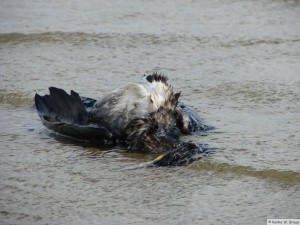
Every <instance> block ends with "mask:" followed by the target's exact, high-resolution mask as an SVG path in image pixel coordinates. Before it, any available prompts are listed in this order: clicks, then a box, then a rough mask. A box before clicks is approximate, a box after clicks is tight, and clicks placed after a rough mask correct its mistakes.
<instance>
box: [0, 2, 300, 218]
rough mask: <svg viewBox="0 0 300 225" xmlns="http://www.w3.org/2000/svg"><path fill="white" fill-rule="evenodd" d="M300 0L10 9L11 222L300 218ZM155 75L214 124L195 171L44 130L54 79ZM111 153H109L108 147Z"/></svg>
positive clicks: (1, 212) (5, 137)
mask: <svg viewBox="0 0 300 225" xmlns="http://www.w3.org/2000/svg"><path fill="white" fill-rule="evenodd" d="M299 21H300V4H299V1H279V0H276V1H271V0H265V1H243V0H226V1H205V0H204V1H192V0H191V1H188V2H187V1H185V2H183V1H170V2H169V1H166V2H162V1H156V0H154V1H147V0H143V1H134V0H130V1H111V2H107V1H99V0H97V1H94V0H92V1H81V0H76V1H75V0H74V1H66V2H61V1H47V2H46V1H38V0H35V1H33V0H31V1H29V0H24V1H21V2H20V1H15V0H9V1H8V0H4V1H2V2H1V7H0V115H1V117H0V127H1V131H0V138H1V142H0V149H1V151H0V154H1V158H0V160H1V161H0V167H1V170H0V171H1V173H0V176H1V186H0V199H1V200H0V222H1V224H141V223H143V224H265V223H266V219H267V218H297V217H298V218H299V215H300V214H299V212H300V208H299V200H300V192H299V191H300V166H299V165H300V163H299V158H300V141H299V140H300V133H299V127H300V93H299V90H300V76H299V74H300V63H299V58H300V26H299ZM153 71H159V72H163V73H165V74H166V75H168V77H169V79H170V83H171V84H172V85H173V86H174V89H175V90H178V91H182V99H183V100H184V101H185V102H186V103H188V104H190V105H192V106H194V107H195V108H196V109H197V111H198V112H199V114H200V115H201V116H202V117H203V118H204V120H205V121H206V123H207V124H210V125H213V126H215V127H216V128H217V129H216V130H215V132H212V133H210V134H209V135H208V136H199V135H195V136H193V137H186V138H190V139H191V140H193V141H194V142H197V143H207V144H209V145H210V146H213V147H216V148H217V151H216V153H215V154H214V155H213V156H211V157H209V158H207V159H204V160H202V161H198V162H195V163H193V164H191V165H189V166H187V167H177V168H139V169H128V168H132V167H135V166H136V165H139V164H141V163H144V162H147V161H149V160H151V159H152V158H153V156H151V155H143V154H133V153H127V152H126V151H124V149H120V148H119V147H116V148H115V149H113V150H115V151H111V150H112V149H109V148H107V147H103V146H102V147H95V146H87V145H83V144H80V143H75V142H72V141H70V140H67V139H65V138H62V137H60V136H58V135H56V134H54V133H53V132H51V131H49V130H47V129H46V128H45V127H43V125H42V123H41V122H40V120H39V118H38V116H37V113H36V112H35V109H34V107H33V96H34V94H35V93H36V92H38V93H39V94H46V93H48V91H47V88H48V87H49V86H56V87H61V88H64V89H66V90H67V91H70V90H71V89H73V90H75V91H77V92H79V93H80V94H82V95H84V96H88V97H94V98H100V97H101V96H103V95H105V94H106V93H109V92H110V91H112V90H114V89H115V88H118V87H120V86H122V85H124V84H126V83H128V82H132V81H133V82H135V81H139V80H140V78H141V76H142V75H143V74H145V73H150V72H153ZM103 153H105V154H103Z"/></svg>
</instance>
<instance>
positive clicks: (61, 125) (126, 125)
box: [35, 73, 213, 166]
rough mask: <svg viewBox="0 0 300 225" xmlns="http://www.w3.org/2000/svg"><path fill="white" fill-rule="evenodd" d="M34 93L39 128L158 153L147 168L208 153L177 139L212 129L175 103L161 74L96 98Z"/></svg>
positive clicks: (183, 162) (52, 89) (52, 90)
mask: <svg viewBox="0 0 300 225" xmlns="http://www.w3.org/2000/svg"><path fill="white" fill-rule="evenodd" d="M49 91H50V94H49V95H44V96H40V95H38V94H36V95H35V106H36V109H37V112H38V114H39V116H40V118H41V120H42V122H43V124H44V125H45V126H46V127H47V128H49V129H51V130H54V131H56V132H58V133H59V134H62V135H65V136H68V137H71V138H75V139H79V140H84V141H90V142H93V143H100V144H107V145H116V144H120V145H123V146H126V147H127V148H128V150H129V151H139V152H147V153H154V154H161V155H160V156H159V157H158V158H156V159H155V160H154V161H153V162H152V163H151V165H156V166H173V165H186V164H188V163H191V162H193V161H195V160H197V159H199V158H201V157H202V156H203V155H205V154H207V153H209V152H210V150H209V148H207V146H206V145H199V144H195V143H192V142H183V141H182V140H180V136H181V135H182V134H193V133H194V132H196V131H208V130H211V129H213V127H211V126H207V125H205V124H204V123H203V122H202V120H201V118H200V117H199V115H198V114H197V113H196V112H195V111H194V110H193V109H192V108H191V107H189V106H187V105H185V104H184V103H182V102H180V101H179V97H180V94H181V93H180V92H174V90H173V87H172V86H171V85H169V84H168V79H167V77H166V76H164V75H162V74H158V73H153V74H150V75H144V78H143V80H142V82H140V83H129V84H127V85H125V86H124V87H122V88H120V89H117V90H115V91H113V92H112V93H110V94H108V95H106V96H104V97H103V98H102V99H100V100H96V99H93V98H88V97H81V96H79V94H78V93H76V92H75V91H71V93H70V94H67V93H66V92H65V91H64V90H62V89H59V88H55V87H50V88H49Z"/></svg>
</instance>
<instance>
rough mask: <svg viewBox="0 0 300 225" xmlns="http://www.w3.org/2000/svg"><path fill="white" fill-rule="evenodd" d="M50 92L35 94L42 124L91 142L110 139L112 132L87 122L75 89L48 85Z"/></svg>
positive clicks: (86, 114)
mask: <svg viewBox="0 0 300 225" xmlns="http://www.w3.org/2000/svg"><path fill="white" fill-rule="evenodd" d="M49 91H50V94H49V95H44V96H40V95H38V94H36V95H35V106H36V109H37V112H38V114H39V116H40V118H41V120H42V122H43V124H44V125H45V126H46V127H47V128H49V129H51V130H54V131H56V132H58V133H60V134H62V135H67V136H69V137H72V138H76V139H80V140H89V141H93V142H105V143H106V142H107V141H112V139H113V137H112V134H111V133H110V132H109V131H108V130H107V129H106V128H105V127H104V126H101V125H99V124H90V123H89V122H88V119H89V114H88V112H87V110H86V107H85V105H84V103H83V102H82V99H81V98H80V96H79V94H78V93H76V92H75V91H71V94H67V93H66V92H65V91H64V90H62V89H59V88H55V87H50V88H49Z"/></svg>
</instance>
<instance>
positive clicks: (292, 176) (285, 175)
mask: <svg viewBox="0 0 300 225" xmlns="http://www.w3.org/2000/svg"><path fill="white" fill-rule="evenodd" d="M189 167H190V168H191V169H194V170H198V171H211V172H215V173H218V174H233V175H237V176H251V177H256V178H261V179H267V180H272V181H278V182H284V183H288V184H297V185H298V184H300V173H299V172H295V171H279V170H275V169H265V170H256V169H254V168H252V167H249V166H241V165H230V164H227V163H219V162H211V161H198V162H196V163H193V164H191V165H190V166H189Z"/></svg>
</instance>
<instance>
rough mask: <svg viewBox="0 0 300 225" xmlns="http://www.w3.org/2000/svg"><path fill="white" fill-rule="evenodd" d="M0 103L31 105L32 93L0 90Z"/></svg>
mask: <svg viewBox="0 0 300 225" xmlns="http://www.w3.org/2000/svg"><path fill="white" fill-rule="evenodd" d="M0 104H9V105H13V106H25V105H33V95H31V94H25V93H19V92H8V91H6V90H0Z"/></svg>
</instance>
